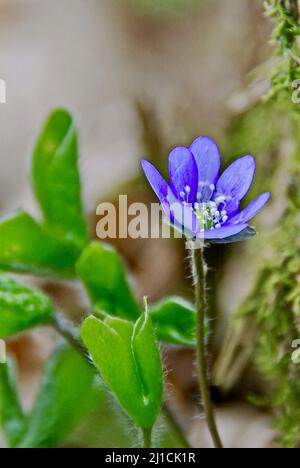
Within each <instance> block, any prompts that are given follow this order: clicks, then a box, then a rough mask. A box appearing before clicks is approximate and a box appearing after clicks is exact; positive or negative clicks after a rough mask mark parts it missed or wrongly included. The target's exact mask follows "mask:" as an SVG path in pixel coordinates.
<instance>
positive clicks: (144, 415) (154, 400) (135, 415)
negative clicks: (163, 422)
mask: <svg viewBox="0 0 300 468" xmlns="http://www.w3.org/2000/svg"><path fill="white" fill-rule="evenodd" d="M81 336H82V339H83V341H84V343H85V345H86V347H87V348H88V350H89V352H90V354H91V356H92V358H93V360H94V363H95V365H96V367H97V368H98V370H99V372H100V375H101V377H102V379H103V380H104V382H105V383H106V384H107V386H108V387H109V388H110V390H111V391H112V392H113V394H114V395H115V397H116V398H117V400H118V401H119V403H120V405H121V406H122V408H123V409H124V410H125V411H126V413H127V414H128V415H129V416H130V417H131V418H132V419H133V420H134V421H135V422H136V423H137V424H138V425H139V426H140V427H142V428H150V427H152V426H153V424H154V423H155V421H156V419H157V417H158V414H159V411H160V408H161V403H162V393H163V372H162V364H161V359H160V353H159V349H158V347H157V344H156V341H155V336H154V331H153V326H152V322H151V319H150V317H149V315H148V314H147V313H145V314H143V315H142V316H141V317H140V319H139V320H138V321H137V323H136V324H135V325H134V324H132V323H131V322H127V321H125V320H122V319H119V318H115V317H107V318H106V319H105V320H104V321H101V320H99V319H97V318H96V317H89V318H88V319H86V320H85V321H84V323H83V325H82V329H81Z"/></svg>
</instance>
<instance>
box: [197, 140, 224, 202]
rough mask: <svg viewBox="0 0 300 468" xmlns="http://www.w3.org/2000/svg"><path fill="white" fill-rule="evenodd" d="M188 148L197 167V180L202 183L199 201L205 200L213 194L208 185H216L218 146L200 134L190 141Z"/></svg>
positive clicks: (218, 163)
mask: <svg viewBox="0 0 300 468" xmlns="http://www.w3.org/2000/svg"><path fill="white" fill-rule="evenodd" d="M190 150H191V152H192V153H193V155H194V158H195V160H196V164H197V167H198V178H199V182H202V183H203V186H202V187H200V188H199V189H198V192H199V193H201V195H202V198H201V201H202V202H207V201H209V200H210V199H211V196H212V194H213V190H211V188H210V185H216V183H217V180H218V177H219V172H220V167H221V156H220V152H219V148H218V145H217V143H216V142H215V141H214V140H212V139H211V138H209V137H205V136H201V137H199V138H197V139H196V140H195V141H194V142H193V143H192V145H191V147H190Z"/></svg>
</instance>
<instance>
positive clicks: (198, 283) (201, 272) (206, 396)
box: [191, 247, 223, 448]
mask: <svg viewBox="0 0 300 468" xmlns="http://www.w3.org/2000/svg"><path fill="white" fill-rule="evenodd" d="M191 266H192V274H193V279H194V286H195V299H196V307H197V367H198V377H199V388H200V393H201V398H202V400H203V404H204V410H205V414H206V419H207V425H208V428H209V431H210V434H211V437H212V440H213V443H214V446H215V448H223V445H222V442H221V439H220V436H219V433H218V429H217V425H216V421H215V416H214V410H213V405H212V402H211V397H210V390H209V377H208V361H207V352H206V344H205V315H206V273H207V267H206V264H205V259H204V247H201V248H196V249H192V250H191Z"/></svg>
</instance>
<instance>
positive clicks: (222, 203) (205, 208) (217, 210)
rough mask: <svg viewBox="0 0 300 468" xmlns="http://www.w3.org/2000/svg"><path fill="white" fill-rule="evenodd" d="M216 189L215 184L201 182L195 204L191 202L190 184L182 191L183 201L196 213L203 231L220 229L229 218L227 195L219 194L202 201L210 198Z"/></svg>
mask: <svg viewBox="0 0 300 468" xmlns="http://www.w3.org/2000/svg"><path fill="white" fill-rule="evenodd" d="M215 189H216V187H215V185H213V184H209V183H205V182H199V185H198V193H197V201H196V203H193V204H191V203H190V202H189V198H190V193H191V188H190V187H189V186H188V185H187V186H186V187H184V190H183V191H182V192H180V198H181V199H182V203H183V204H184V205H188V206H189V207H190V209H191V210H192V211H194V213H195V214H196V216H197V218H198V221H199V223H200V229H201V231H206V230H208V229H211V230H213V229H219V228H220V227H222V225H223V224H224V223H226V221H227V220H228V214H227V210H226V197H225V196H224V195H219V196H217V197H216V198H215V199H214V200H213V201H206V202H203V201H202V200H203V199H206V200H209V199H210V198H211V197H212V196H213V193H214V192H215Z"/></svg>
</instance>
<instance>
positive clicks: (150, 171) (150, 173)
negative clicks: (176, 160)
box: [142, 160, 170, 215]
mask: <svg viewBox="0 0 300 468" xmlns="http://www.w3.org/2000/svg"><path fill="white" fill-rule="evenodd" d="M142 168H143V170H144V172H145V175H146V177H147V179H148V181H149V183H150V185H151V187H152V188H153V190H154V192H155V193H156V195H157V197H158V198H159V200H160V202H161V204H162V207H163V209H164V211H165V212H166V214H167V215H169V212H170V210H169V202H168V193H169V191H170V187H169V186H168V184H167V182H166V181H165V179H164V178H163V177H162V176H161V175H160V173H159V172H158V170H157V169H156V168H155V167H154V166H153V164H151V163H150V162H149V161H145V160H143V161H142Z"/></svg>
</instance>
